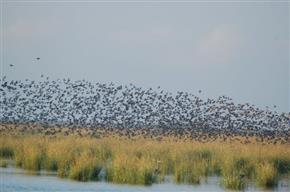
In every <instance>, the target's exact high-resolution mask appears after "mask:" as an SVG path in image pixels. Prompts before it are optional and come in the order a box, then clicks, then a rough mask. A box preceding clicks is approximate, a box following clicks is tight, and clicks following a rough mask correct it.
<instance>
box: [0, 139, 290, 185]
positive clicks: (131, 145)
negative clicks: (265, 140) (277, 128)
mask: <svg viewBox="0 0 290 192" xmlns="http://www.w3.org/2000/svg"><path fill="white" fill-rule="evenodd" d="M0 144H1V145H0V152H1V157H2V158H12V159H13V160H14V162H15V165H16V166H20V167H22V168H24V169H26V170H32V171H38V170H41V169H46V170H51V171H57V175H58V176H59V177H62V178H70V179H73V180H78V181H91V180H100V179H101V176H100V175H101V173H102V174H104V175H103V176H102V178H104V179H105V180H106V181H108V182H113V183H124V184H138V185H150V184H152V183H157V182H162V181H163V180H164V178H165V176H166V175H173V176H174V180H175V182H176V183H189V184H199V183H200V182H201V179H202V178H206V177H207V176H210V175H221V179H222V182H221V183H222V184H223V185H224V187H226V188H229V189H234V190H241V189H243V188H244V187H245V185H246V181H247V180H252V181H254V182H255V183H256V184H257V185H258V186H260V187H263V188H271V187H275V186H276V184H277V180H278V179H279V177H281V176H284V175H286V176H287V175H288V176H289V174H290V148H289V145H287V144H278V145H272V144H267V145H265V144H264V145H262V144H261V143H251V144H241V143H240V142H220V141H215V142H207V143H201V142H197V141H182V140H177V139H176V138H170V137H167V138H163V139H162V141H157V140H154V139H144V138H136V139H135V140H129V139H126V138H122V137H119V136H114V135H112V136H111V137H106V138H100V139H95V138H89V137H87V138H80V137H74V136H68V137H64V136H58V137H55V138H49V137H44V136H29V135H26V136H0Z"/></svg>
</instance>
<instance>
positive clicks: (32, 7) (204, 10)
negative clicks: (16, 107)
mask: <svg viewBox="0 0 290 192" xmlns="http://www.w3.org/2000/svg"><path fill="white" fill-rule="evenodd" d="M73 2H76V3H73ZM197 2H198V1H196V2H195V3H194V2H193V3H191V4H190V3H187V4H185V3H177V2H175V3H174V1H173V3H170V2H169V3H168V2H163V3H162V2H161V3H158V4H154V3H151V4H146V3H139V4H138V2H137V3H131V4H130V3H128V2H126V1H121V2H117V3H116V2H115V3H114V2H112V3H107V4H105V3H103V4H102V3H94V1H92V2H87V3H79V2H77V1H63V2H61V3H57V2H56V1H46V2H42V0H38V1H35V2H34V1H27V2H25V1H22V2H20V1H13V0H10V1H8V0H6V1H4V3H3V2H2V4H1V10H2V11H1V20H2V29H1V31H2V41H1V46H2V57H3V58H2V59H1V68H0V70H1V76H3V75H6V76H7V78H8V79H13V80H14V79H20V80H22V79H26V78H29V79H32V80H40V79H41V77H40V76H41V74H43V75H44V76H49V77H51V78H52V79H56V78H71V79H75V80H77V79H86V80H89V81H92V82H102V83H109V82H114V83H116V84H129V83H133V84H135V85H137V86H139V87H144V88H148V87H153V88H156V87H157V86H161V87H162V88H163V89H165V90H167V91H172V92H175V91H187V92H191V93H195V94H198V90H202V93H201V97H204V98H208V97H209V98H216V97H218V96H220V95H227V96H229V97H232V98H233V99H234V101H236V102H237V103H245V102H249V103H251V104H255V105H256V106H258V107H261V108H265V107H266V106H269V107H270V108H273V106H274V105H277V109H276V110H278V111H280V112H289V111H290V110H289V98H290V96H289V94H290V93H289V88H290V84H289V83H290V80H289V74H290V69H289V6H288V5H287V4H285V3H284V4H281V3H280V4H278V3H277V4H275V3H272V4H271V5H265V4H263V3H259V1H255V2H256V3H247V4H243V3H240V4H235V3H225V2H223V1H219V2H218V3H211V2H210V1H207V3H204V4H202V3H197ZM257 2H258V3H257ZM261 2H262V1H261ZM36 57H40V58H41V59H40V60H39V61H37V60H36V59H35V58H36ZM9 64H14V66H13V67H9Z"/></svg>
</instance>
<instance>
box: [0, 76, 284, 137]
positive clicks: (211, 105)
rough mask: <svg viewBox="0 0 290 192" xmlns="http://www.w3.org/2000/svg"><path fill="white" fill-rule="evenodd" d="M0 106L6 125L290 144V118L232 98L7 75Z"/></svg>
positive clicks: (0, 90) (0, 120)
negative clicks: (253, 138) (243, 138)
mask: <svg viewBox="0 0 290 192" xmlns="http://www.w3.org/2000/svg"><path fill="white" fill-rule="evenodd" d="M200 92H201V91H199V93H200ZM0 105H1V109H0V112H1V113H0V123H1V125H5V124H26V125H33V124H38V125H41V126H43V127H48V126H56V127H67V128H70V129H74V128H80V127H82V128H86V129H90V130H93V131H94V130H98V129H105V130H111V131H115V132H119V133H121V134H123V135H134V134H136V133H142V134H145V135H151V136H156V135H164V136H170V135H173V136H176V135H178V136H181V135H187V136H189V137H190V138H198V139H204V140H206V139H209V138H210V139H215V138H218V137H225V138H226V137H231V136H238V135H240V136H247V137H248V136H261V137H262V138H271V139H274V138H278V139H279V140H280V141H282V140H283V141H285V142H289V141H290V139H289V137H290V133H289V132H290V113H278V112H276V111H271V110H269V109H260V108H258V107H255V106H254V105H251V104H249V103H244V104H236V103H234V102H233V100H232V99H231V98H229V97H227V96H220V97H218V98H216V99H206V100H203V99H201V98H200V97H198V96H196V95H194V94H191V93H188V92H176V93H171V92H167V91H164V90H162V89H161V88H160V87H157V88H156V89H152V88H148V89H144V88H141V87H137V86H135V85H132V84H130V85H116V84H114V83H92V82H89V81H86V80H76V81H73V80H71V79H69V78H65V79H57V80H51V79H50V78H49V77H43V75H42V76H41V80H40V81H33V80H28V79H26V80H8V79H7V78H6V77H5V76H4V77H3V78H2V79H1V82H0Z"/></svg>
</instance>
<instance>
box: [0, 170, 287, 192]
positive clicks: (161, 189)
mask: <svg viewBox="0 0 290 192" xmlns="http://www.w3.org/2000/svg"><path fill="white" fill-rule="evenodd" d="M219 182H220V179H219V178H218V177H209V178H208V179H207V181H205V180H204V181H202V183H201V184H200V185H185V184H181V185H178V184H175V183H173V182H172V181H170V179H168V180H167V181H166V182H165V183H161V184H154V185H152V186H132V185H118V184H111V183H107V182H103V181H102V182H77V181H72V180H68V179H60V178H57V177H56V175H55V173H53V172H43V171H42V172H39V174H38V175H32V174H28V172H26V171H24V170H22V169H16V168H12V167H9V168H0V191H1V192H53V191H59V192H67V191H72V192H83V191H84V192H86V191H88V192H89V191H92V192H94V191H98V192H99V191H102V192H113V191H114V192H115V191H116V192H139V191H141V192H147V191H148V192H149V191H150V192H151V191H155V192H195V191H201V192H205V191H216V192H219V191H228V190H225V189H224V188H222V186H221V185H220V183H219ZM287 182H288V181H287V180H283V181H280V182H279V186H278V187H277V188H276V189H275V190H274V191H279V192H286V191H288V192H289V191H290V187H289V183H287ZM245 191H262V190H261V189H256V188H255V187H254V186H253V185H250V186H248V187H247V189H246V190H245Z"/></svg>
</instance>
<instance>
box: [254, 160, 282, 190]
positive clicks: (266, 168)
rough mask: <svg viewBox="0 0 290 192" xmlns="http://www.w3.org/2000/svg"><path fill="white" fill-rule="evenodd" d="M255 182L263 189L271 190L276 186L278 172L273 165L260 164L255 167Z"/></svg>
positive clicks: (267, 163)
mask: <svg viewBox="0 0 290 192" xmlns="http://www.w3.org/2000/svg"><path fill="white" fill-rule="evenodd" d="M256 174H257V177H256V182H257V184H258V186H260V187H263V188H272V187H275V186H276V185H277V184H278V172H277V169H275V166H274V164H273V163H269V162H261V163H259V164H258V165H257V167H256Z"/></svg>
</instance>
